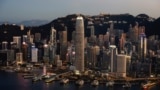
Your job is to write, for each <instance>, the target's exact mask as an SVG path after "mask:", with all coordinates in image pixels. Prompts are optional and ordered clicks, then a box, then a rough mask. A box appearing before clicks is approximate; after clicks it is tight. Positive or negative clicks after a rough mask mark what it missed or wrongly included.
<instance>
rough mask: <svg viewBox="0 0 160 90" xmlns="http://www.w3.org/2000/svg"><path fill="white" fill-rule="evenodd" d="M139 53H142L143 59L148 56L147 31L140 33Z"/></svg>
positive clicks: (141, 57)
mask: <svg viewBox="0 0 160 90" xmlns="http://www.w3.org/2000/svg"><path fill="white" fill-rule="evenodd" d="M138 52H139V55H140V59H141V60H143V59H145V58H146V54H147V38H146V35H145V33H141V34H140V35H139V50H138Z"/></svg>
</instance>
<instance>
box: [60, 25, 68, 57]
mask: <svg viewBox="0 0 160 90" xmlns="http://www.w3.org/2000/svg"><path fill="white" fill-rule="evenodd" d="M59 41H60V58H61V60H66V57H65V56H66V53H67V27H65V30H64V31H60V32H59Z"/></svg>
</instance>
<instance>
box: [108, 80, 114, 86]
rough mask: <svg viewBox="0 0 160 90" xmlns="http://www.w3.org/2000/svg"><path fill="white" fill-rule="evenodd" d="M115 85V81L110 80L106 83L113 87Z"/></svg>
mask: <svg viewBox="0 0 160 90" xmlns="http://www.w3.org/2000/svg"><path fill="white" fill-rule="evenodd" d="M113 85H114V81H109V82H107V83H106V86H107V87H112V86H113Z"/></svg>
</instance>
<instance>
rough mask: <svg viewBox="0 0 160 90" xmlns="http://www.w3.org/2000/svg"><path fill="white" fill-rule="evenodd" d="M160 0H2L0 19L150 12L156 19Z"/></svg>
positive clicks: (3, 20) (51, 18) (158, 13)
mask: <svg viewBox="0 0 160 90" xmlns="http://www.w3.org/2000/svg"><path fill="white" fill-rule="evenodd" d="M159 3H160V1H159V0H141V1H139V0H130V1H129V0H118V1H116V2H115V1H113V0H101V1H99V0H92V1H91V0H87V1H86V0H78V1H75V0H67V1H62V0H59V1H55V0H47V1H44V0H34V1H33V0H32V1H31V0H27V1H22V0H12V1H10V0H1V1H0V12H1V15H0V18H1V20H0V22H15V23H18V22H21V21H24V20H48V21H51V20H53V19H56V18H58V17H64V16H66V15H68V14H74V13H81V14H85V15H98V14H100V13H105V14H123V13H129V14H131V15H134V16H136V15H138V14H141V13H144V14H147V15H149V16H151V17H153V18H158V17H160V12H158V9H159V8H160V5H159Z"/></svg>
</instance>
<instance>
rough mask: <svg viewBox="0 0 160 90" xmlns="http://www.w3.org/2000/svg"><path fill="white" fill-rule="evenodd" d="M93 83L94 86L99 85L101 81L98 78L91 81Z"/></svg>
mask: <svg viewBox="0 0 160 90" xmlns="http://www.w3.org/2000/svg"><path fill="white" fill-rule="evenodd" d="M91 85H92V86H98V85H99V81H98V80H93V81H92V82H91Z"/></svg>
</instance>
